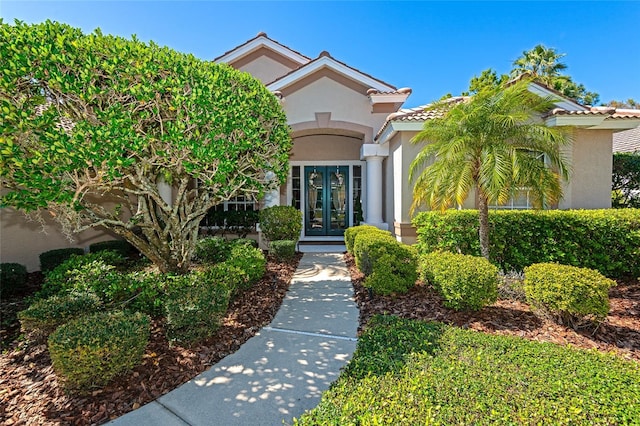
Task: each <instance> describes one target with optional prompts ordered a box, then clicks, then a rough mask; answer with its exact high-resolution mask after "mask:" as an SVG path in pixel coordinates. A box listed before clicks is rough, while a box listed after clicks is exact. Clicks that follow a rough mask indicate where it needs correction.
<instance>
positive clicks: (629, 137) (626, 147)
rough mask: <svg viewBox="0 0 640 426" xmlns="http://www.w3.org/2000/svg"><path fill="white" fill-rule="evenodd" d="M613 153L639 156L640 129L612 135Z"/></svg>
mask: <svg viewBox="0 0 640 426" xmlns="http://www.w3.org/2000/svg"><path fill="white" fill-rule="evenodd" d="M613 152H614V153H617V152H632V153H633V152H635V153H637V154H640V127H636V128H635V129H631V130H625V131H623V132H617V133H614V134H613Z"/></svg>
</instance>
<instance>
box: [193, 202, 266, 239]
mask: <svg viewBox="0 0 640 426" xmlns="http://www.w3.org/2000/svg"><path fill="white" fill-rule="evenodd" d="M258 220H259V212H258V211H257V210H227V211H223V210H219V209H216V208H213V209H210V210H209V211H208V212H207V215H206V216H205V217H204V218H203V219H202V222H200V226H206V227H209V228H207V232H208V233H209V234H215V235H222V236H224V235H225V234H236V235H238V236H239V237H241V238H244V237H246V236H247V235H248V234H249V233H251V232H255V231H256V224H257V223H258Z"/></svg>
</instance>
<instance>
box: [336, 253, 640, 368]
mask: <svg viewBox="0 0 640 426" xmlns="http://www.w3.org/2000/svg"><path fill="white" fill-rule="evenodd" d="M346 260H347V265H348V267H349V270H350V272H351V277H352V282H353V285H354V289H355V298H356V302H357V303H358V306H359V308H360V329H359V331H360V332H361V331H362V330H363V328H364V327H366V324H367V322H368V321H369V319H371V317H372V316H373V315H376V314H392V315H397V316H400V317H403V318H411V319H420V320H426V321H440V322H443V323H446V324H451V325H456V326H458V327H463V328H470V329H473V330H478V331H482V332H485V333H493V334H502V335H513V336H519V337H524V338H526V339H531V340H537V341H541V342H553V343H557V344H560V345H572V346H576V347H580V348H585V349H597V350H600V351H603V352H615V353H617V354H618V355H620V356H621V357H623V358H625V359H632V360H635V361H639V360H640V281H638V280H637V279H635V280H621V281H618V286H616V287H614V288H612V289H611V290H610V292H609V297H610V302H611V309H610V311H609V316H607V318H606V320H605V321H604V322H603V323H602V324H600V325H599V326H598V327H597V328H595V327H592V328H591V329H579V330H578V331H575V330H573V329H571V328H567V327H564V326H562V325H558V324H556V323H554V322H551V321H549V320H544V319H540V318H538V317H537V316H535V315H534V314H533V313H532V312H531V310H530V309H529V305H527V304H526V303H523V302H521V301H517V300H511V299H501V300H498V301H497V302H496V303H494V304H493V305H491V306H488V307H485V308H484V309H482V310H480V311H478V312H457V311H454V310H453V309H448V308H445V307H444V306H443V304H442V298H441V297H440V296H439V295H438V294H437V293H436V292H435V290H433V289H432V288H431V287H430V286H427V285H421V284H419V285H417V286H415V287H414V288H413V289H411V290H410V291H409V292H408V293H407V294H403V295H398V296H395V297H390V296H374V297H370V295H369V292H368V290H367V289H366V288H365V287H363V285H362V282H363V281H364V276H363V274H362V273H361V272H360V271H359V270H358V269H357V268H356V266H355V263H354V261H353V257H352V256H350V255H348V254H347V255H346Z"/></svg>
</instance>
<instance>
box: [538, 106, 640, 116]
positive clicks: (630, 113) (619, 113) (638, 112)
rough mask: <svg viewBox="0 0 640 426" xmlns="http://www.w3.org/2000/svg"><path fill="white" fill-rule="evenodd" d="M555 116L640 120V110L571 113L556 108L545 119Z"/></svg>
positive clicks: (593, 109)
mask: <svg viewBox="0 0 640 426" xmlns="http://www.w3.org/2000/svg"><path fill="white" fill-rule="evenodd" d="M553 115H606V116H608V118H640V110H637V109H616V108H613V107H591V108H590V109H588V110H586V111H570V110H566V109H564V108H554V109H552V110H551V111H549V112H548V113H547V114H546V115H545V118H546V117H550V116H553Z"/></svg>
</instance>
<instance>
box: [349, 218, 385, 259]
mask: <svg viewBox="0 0 640 426" xmlns="http://www.w3.org/2000/svg"><path fill="white" fill-rule="evenodd" d="M361 232H381V233H384V234H387V235H391V232H389V231H383V230H382V229H380V228H377V227H375V226H373V225H360V226H352V227H351V228H347V229H346V230H345V231H344V245H345V247H346V248H347V251H348V252H349V253H351V254H353V246H354V244H355V241H356V237H357V236H358V234H359V233H361Z"/></svg>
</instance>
